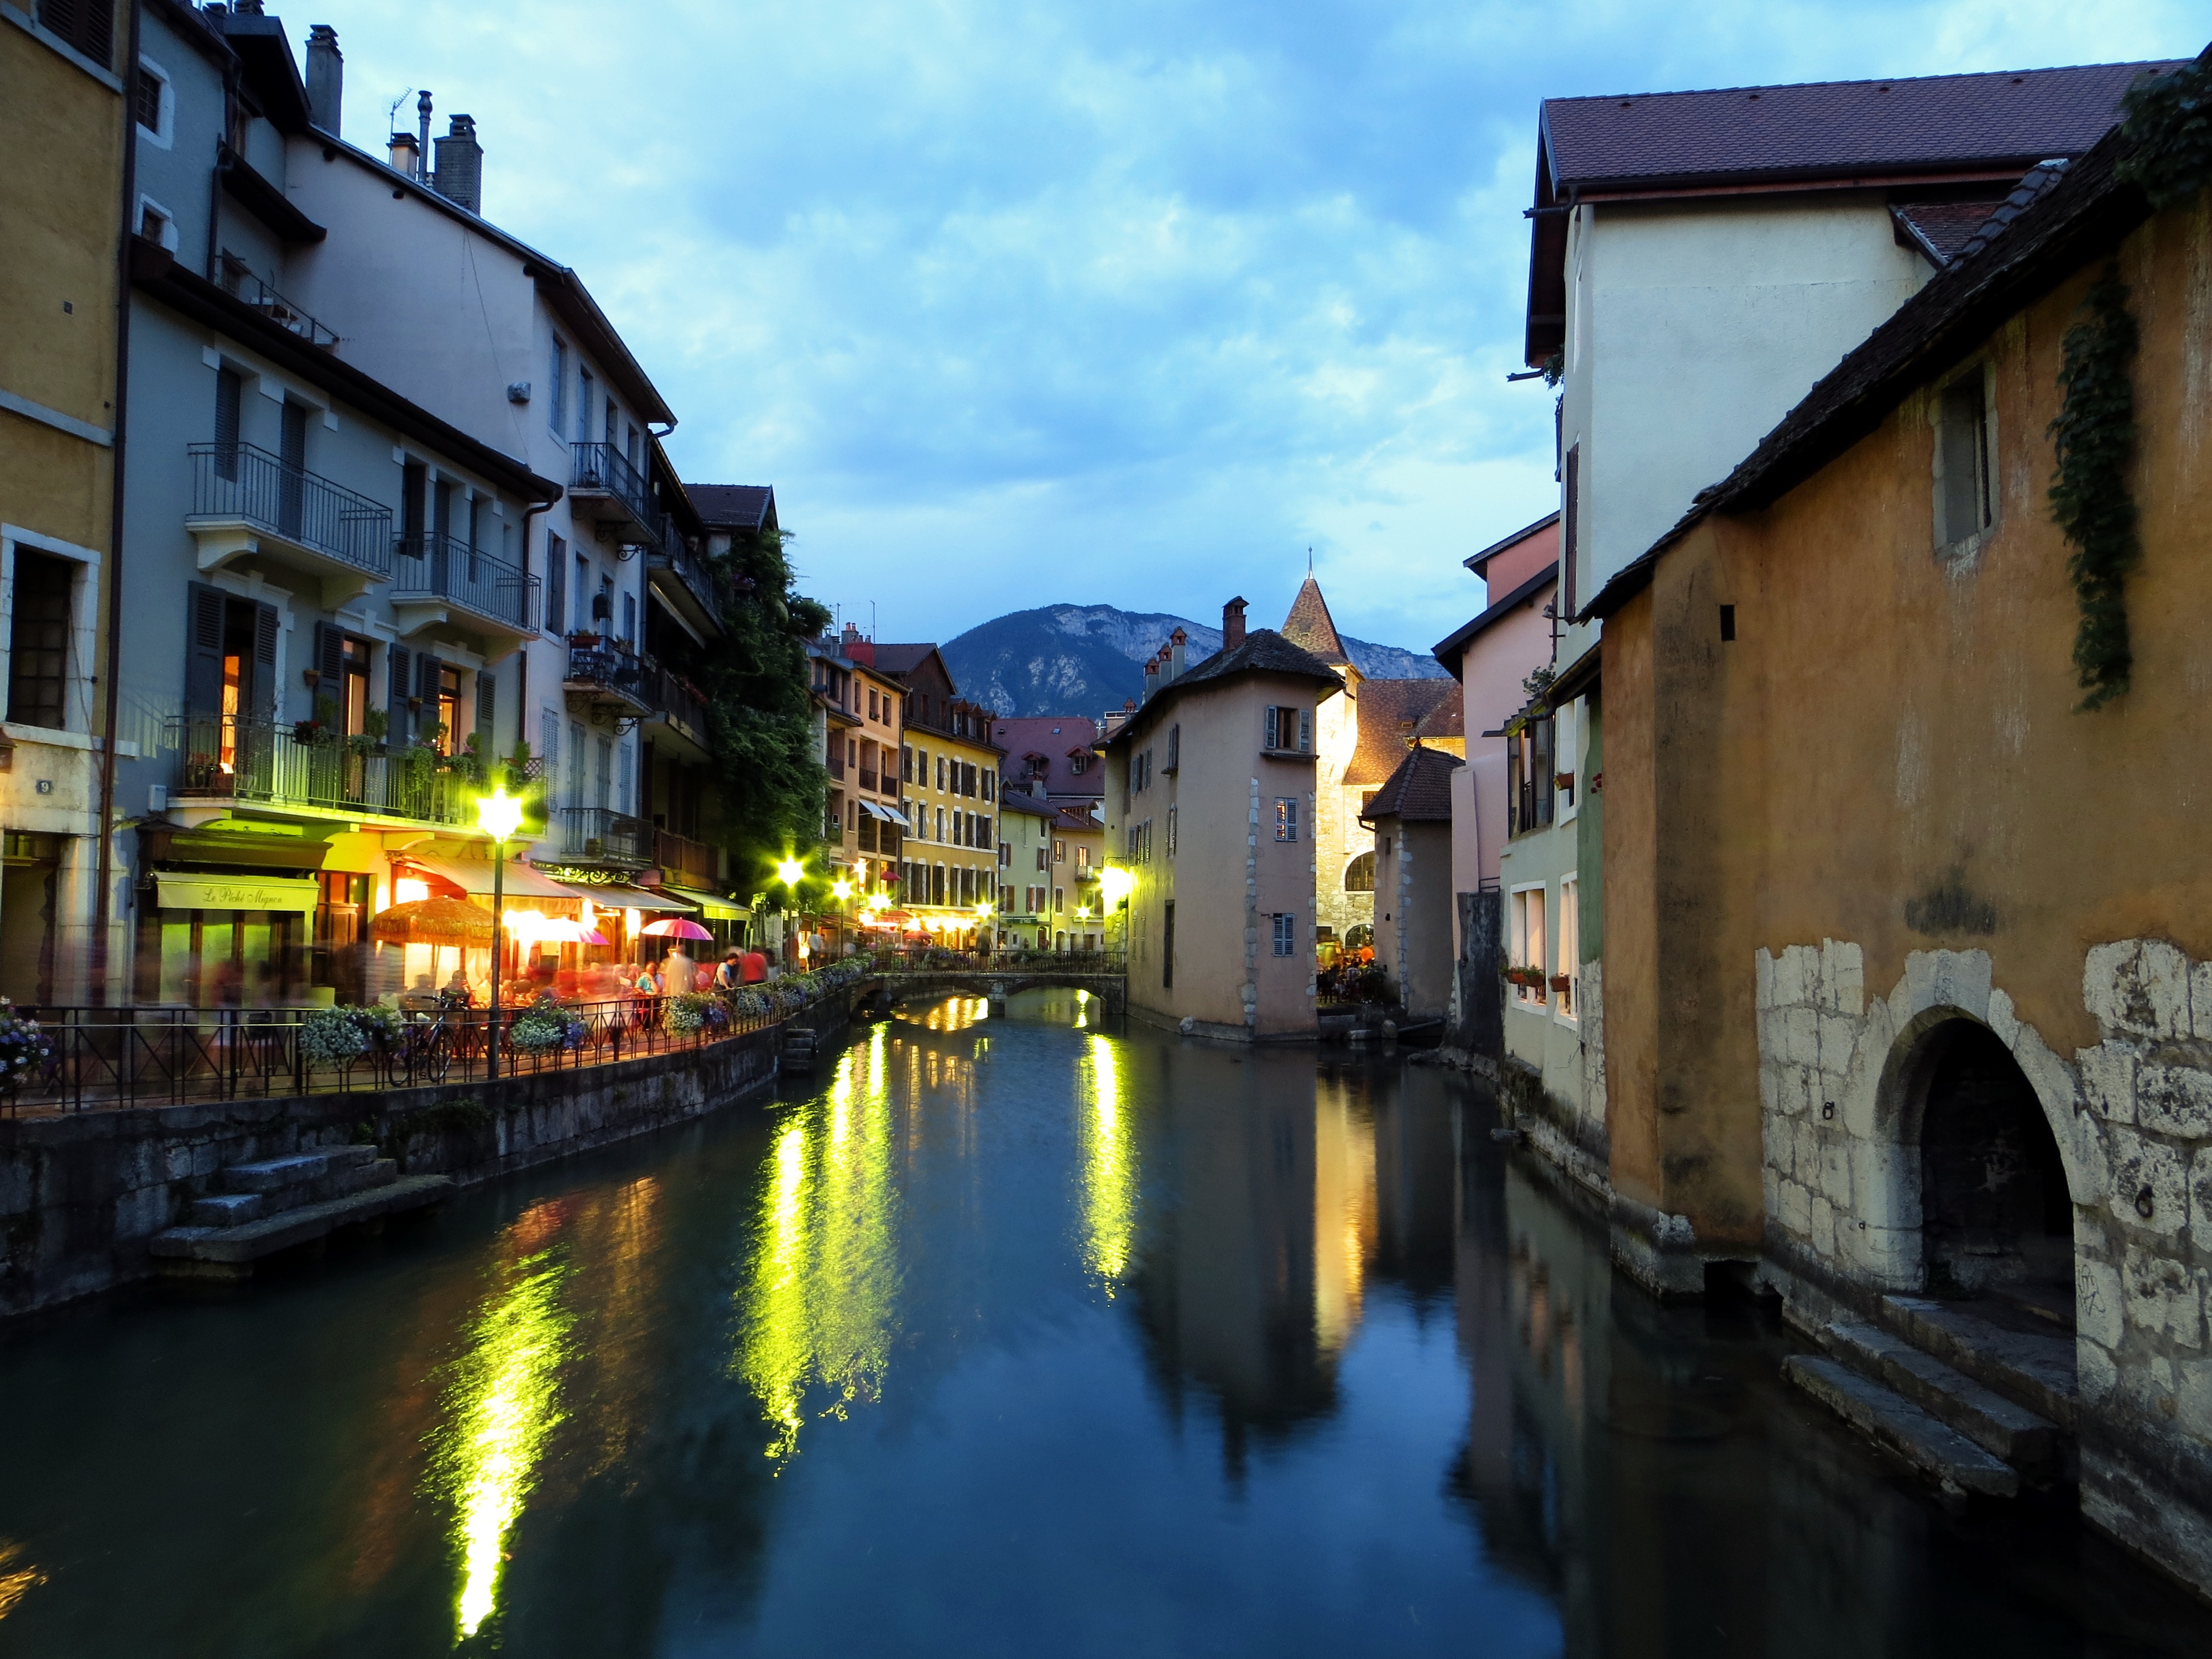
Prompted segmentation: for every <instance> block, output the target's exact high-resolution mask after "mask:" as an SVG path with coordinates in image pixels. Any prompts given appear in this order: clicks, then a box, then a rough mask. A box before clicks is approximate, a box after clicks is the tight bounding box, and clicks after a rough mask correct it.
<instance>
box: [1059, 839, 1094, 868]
mask: <svg viewBox="0 0 2212 1659" xmlns="http://www.w3.org/2000/svg"><path fill="white" fill-rule="evenodd" d="M1064 844H1065V843H1063V845H1064ZM1075 867H1076V868H1077V869H1079V870H1088V869H1089V868H1090V867H1091V849H1090V848H1088V847H1086V846H1084V845H1083V844H1081V843H1080V842H1079V843H1078V844H1077V846H1076V848H1075Z"/></svg>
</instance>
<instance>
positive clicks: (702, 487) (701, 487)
mask: <svg viewBox="0 0 2212 1659" xmlns="http://www.w3.org/2000/svg"><path fill="white" fill-rule="evenodd" d="M684 494H685V495H689V496H690V498H691V505H692V506H693V507H696V508H698V509H699V516H700V518H701V519H702V520H704V521H705V522H706V523H707V524H708V526H711V527H713V528H714V529H716V530H762V529H771V530H772V529H774V528H775V489H774V487H773V486H771V485H769V484H702V483H695V484H685V485H684Z"/></svg>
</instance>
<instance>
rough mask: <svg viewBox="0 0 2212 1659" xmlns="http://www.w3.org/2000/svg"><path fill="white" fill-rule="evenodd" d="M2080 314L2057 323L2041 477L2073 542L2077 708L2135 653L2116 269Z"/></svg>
mask: <svg viewBox="0 0 2212 1659" xmlns="http://www.w3.org/2000/svg"><path fill="white" fill-rule="evenodd" d="M2081 309H2082V310H2083V311H2084V312H2085V313H2087V315H2086V316H2085V317H2084V318H2083V319H2082V320H2081V321H2080V322H2078V323H2076V324H2075V325H2074V326H2073V327H2071V328H2069V329H2068V330H2067V331H2066V341H2065V356H2064V362H2063V366H2062V367H2061V368H2060V369H2059V371H2058V384H2059V386H2060V387H2061V388H2062V389H2063V391H2064V392H2065V398H2064V399H2063V402H2062V403H2061V404H2059V409H2058V417H2057V419H2056V420H2054V421H2053V422H2051V441H2052V445H2053V447H2054V448H2055V450H2056V452H2057V468H2056V469H2055V470H2054V471H2053V472H2052V473H2051V516H2052V517H2053V518H2054V519H2056V520H2057V521H2058V528H2059V530H2060V531H2061V532H2063V534H2064V536H2065V538H2066V539H2067V541H2068V542H2069V544H2072V546H2073V549H2074V551H2073V554H2072V556H2070V557H2069V558H2068V560H2067V561H2066V573H2067V574H2068V575H2069V576H2071V577H2072V578H2073V579H2074V592H2075V595H2076V596H2077V597H2078V598H2079V599H2080V600H2081V623H2080V625H2079V627H2078V628H2076V629H2075V635H2074V666H2075V671H2077V672H2078V673H2079V675H2080V676H2081V689H2082V690H2083V691H2084V692H2085V693H2086V694H2087V695H2086V696H2083V698H2082V699H2081V705H2080V706H2081V708H2082V709H2084V710H2087V709H2093V708H2103V707H2104V705H2105V704H2106V703H2107V702H2111V701H2112V699H2113V698H2114V697H2117V696H2119V695H2120V694H2121V693H2122V692H2123V691H2125V690H2127V689H2128V679H2129V676H2130V672H2131V671H2132V670H2133V667H2134V663H2135V658H2134V653H2133V652H2132V651H2131V650H2130V647H2129V644H2128V609H2127V600H2126V597H2125V593H2124V585H2125V582H2126V580H2127V574H2128V572H2129V571H2130V569H2132V568H2134V567H2135V565H2136V562H2137V561H2138V560H2139V559H2140V558H2141V557H2142V543H2141V542H2140V541H2139V540H2138V539H2137V538H2136V501H2135V496H2134V495H2133V494H2132V493H2130V490H2129V489H2128V465H2129V463H2130V461H2131V460H2133V459H2134V458H2135V447H2136V393H2135V384H2134V380H2133V379H2132V377H2131V375H2130V368H2131V366H2132V365H2133V363H2134V362H2135V356H2136V319H2135V318H2134V316H2133V315H2132V314H2130V312H2129V310H2128V290H2127V287H2126V285H2125V284H2124V283H2122V282H2121V281H2120V279H2119V276H2118V271H2117V270H2115V269H2114V268H2112V267H2111V266H2107V267H2106V270H2105V273H2104V275H2102V276H2100V277H2098V279H2097V280H2096V282H2095V283H2093V285H2092V286H2091V287H2090V289H2089V293H2088V296H2087V298H2086V299H2085V300H2083V301H2082V302H2081Z"/></svg>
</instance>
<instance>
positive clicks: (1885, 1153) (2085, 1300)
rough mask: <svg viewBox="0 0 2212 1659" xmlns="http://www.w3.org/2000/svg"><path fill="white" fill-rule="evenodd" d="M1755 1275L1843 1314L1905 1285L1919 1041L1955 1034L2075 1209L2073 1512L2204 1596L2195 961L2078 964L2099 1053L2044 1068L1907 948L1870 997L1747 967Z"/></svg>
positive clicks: (1914, 1176) (1846, 961) (2040, 1050)
mask: <svg viewBox="0 0 2212 1659" xmlns="http://www.w3.org/2000/svg"><path fill="white" fill-rule="evenodd" d="M1758 972H1759V988H1758V1008H1759V1060H1760V1072H1759V1076H1760V1083H1759V1088H1760V1097H1761V1107H1762V1120H1763V1123H1764V1130H1765V1133H1764V1142H1765V1188H1766V1217H1767V1219H1766V1237H1767V1251H1768V1255H1769V1258H1770V1261H1771V1262H1772V1263H1773V1264H1774V1265H1775V1266H1777V1267H1779V1268H1781V1269H1782V1270H1783V1273H1784V1284H1785V1289H1786V1288H1787V1279H1788V1276H1790V1275H1802V1276H1803V1277H1804V1278H1805V1279H1808V1280H1810V1281H1811V1282H1812V1283H1813V1284H1814V1285H1815V1286H1817V1287H1818V1288H1819V1289H1820V1291H1823V1292H1825V1293H1826V1294H1828V1295H1832V1296H1836V1297H1839V1298H1841V1299H1843V1300H1844V1301H1845V1302H1846V1303H1850V1304H1857V1305H1860V1306H1862V1307H1864V1306H1867V1305H1869V1304H1870V1302H1871V1301H1872V1299H1873V1298H1874V1297H1878V1296H1879V1295H1881V1294H1882V1293H1884V1292H1889V1291H1908V1292H1909V1291H1918V1290H1920V1289H1922V1288H1923V1284H1924V1281H1925V1271H1926V1270H1925V1266H1924V1262H1923V1252H1922V1234H1921V1225H1922V1219H1923V1218H1922V1213H1921V1195H1922V1186H1921V1166H1920V1154H1919V1146H1918V1133H1919V1125H1918V1123H1917V1122H1916V1121H1914V1118H1913V1114H1914V1103H1913V1102H1912V1101H1911V1090H1910V1087H1909V1079H1910V1072H1911V1066H1912V1064H1913V1062H1914V1057H1915V1055H1916V1053H1917V1051H1919V1050H1920V1049H1922V1048H1923V1047H1924V1045H1923V1042H1922V1039H1923V1037H1924V1036H1927V1034H1928V1033H1929V1032H1930V1031H1932V1030H1935V1029H1936V1027H1937V1026H1938V1025H1941V1024H1943V1023H1945V1022H1947V1021H1950V1020H1954V1019H1957V1018H1960V1017H1964V1018H1968V1019H1972V1020H1974V1021H1977V1022H1978V1023H1979V1024H1982V1025H1984V1026H1985V1027H1987V1028H1988V1030H1990V1031H1991V1032H1992V1033H1994V1034H1995V1035H1996V1037H1997V1038H1998V1039H1999V1040H2000V1041H2001V1042H2002V1043H2003V1044H2004V1046H2005V1048H2007V1049H2008V1051H2009V1052H2010V1054H2012V1056H2013V1059H2014V1060H2015V1061H2016V1062H2017V1063H2018V1064H2019V1066H2020V1068H2021V1072H2022V1073H2024V1074H2025V1076H2026V1077H2027V1080H2028V1083H2029V1085H2030V1086H2031V1087H2032V1088H2033V1090H2034V1092H2035V1096H2036V1098H2037V1100H2038V1102H2039V1104H2040V1105H2041V1107H2042V1109H2043V1114H2044V1117H2045V1121H2047V1122H2048V1123H2049V1125H2050V1127H2051V1134H2052V1138H2053V1139H2055V1140H2056V1142H2057V1147H2058V1153H2059V1158H2060V1160H2061V1161H2062V1163H2063V1164H2064V1166H2065V1173H2066V1182H2067V1188H2068V1192H2069V1196H2070V1198H2071V1199H2072V1201H2073V1209H2074V1254H2075V1322H2076V1342H2075V1348H2076V1363H2077V1365H2078V1368H2079V1372H2080V1379H2081V1381H2080V1409H2081V1504H2082V1509H2083V1511H2084V1513H2085V1514H2087V1516H2089V1517H2090V1518H2091V1519H2092V1520H2093V1521H2094V1522H2097V1523H2098V1524H2100V1525H2101V1526H2103V1527H2105V1528H2106V1529H2107V1530H2109V1531H2111V1532H2112V1533H2113V1534H2115V1535H2117V1536H2118V1537H2120V1538H2121V1539H2123V1540H2124V1541H2126V1542H2128V1543H2130V1544H2131V1545H2133V1546H2134V1547H2136V1548H2139V1549H2141V1550H2142V1551H2143V1552H2144V1553H2147V1554H2148V1555H2150V1556H2152V1557H2153V1558H2154V1559H2158V1560H2160V1561H2161V1562H2163V1563H2164V1564H2165V1565H2167V1566H2168V1567H2169V1568H2171V1569H2172V1570H2173V1571H2176V1572H2178V1573H2179V1574H2180V1575H2181V1576H2182V1577H2185V1578H2186V1579H2188V1580H2189V1581H2190V1582H2191V1583H2195V1584H2197V1585H2199V1586H2200V1587H2206V1588H2212V1500H2208V1498H2207V1496H2206V1494H2208V1493H2212V1349H2208V1328H2207V1316H2208V1308H2207V1300H2208V1296H2212V963H2195V962H2192V961H2191V959H2190V958H2189V957H2187V956H2186V955H2185V953H2184V952H2183V951H2180V950H2179V949H2177V948H2176V947H2175V946H2173V945H2171V944H2168V943H2166V941H2164V940H2161V939H2124V940H2119V941H2117V942H2114V943H2111V944H2106V945H2096V946H2093V948H2092V949H2090V950H2089V951H2087V954H2086V956H2085V957H2084V959H2083V963H2082V975H2081V994H2082V1002H2083V1006H2084V1007H2085V1008H2086V1009H2087V1012H2089V1013H2090V1015H2091V1016H2093V1018H2094V1019H2095V1021H2096V1023H2097V1028H2098V1031H2099V1034H2100V1040H2099V1041H2098V1042H2097V1043H2096V1044H2095V1045H2094V1046H2093V1047H2090V1048H2079V1049H2076V1050H2075V1053H2074V1054H2073V1056H2072V1057H2071V1058H2070V1059H2066V1058H2062V1057H2061V1056H2059V1055H2058V1054H2055V1053H2053V1052H2052V1051H2051V1048H2050V1047H2049V1045H2048V1044H2046V1043H2045V1042H2044V1040H2043V1038H2042V1036H2041V1035H2040V1034H2039V1033H2038V1032H2037V1031H2036V1030H2035V1029H2034V1028H2033V1027H2032V1026H2030V1025H2029V1024H2027V1023H2026V1022H2024V1021H2022V1020H2021V1019H2020V1018H2018V1016H2017V1014H2016V1013H2015V1011H2014V1006H2013V1001H2012V999H2011V997H2010V996H2008V994H2006V993H2005V991H2004V990H2003V989H2002V987H1999V986H1996V985H1994V984H1993V983H1992V982H1991V964H1990V956H1989V953H1988V952H1986V951H1914V952H1912V953H1911V955H1910V956H1909V957H1907V958H1906V962H1905V975H1904V977H1903V978H1902V979H1901V980H1900V981H1899V982H1898V983H1897V985H1896V986H1895V987H1893V988H1892V990H1891V991H1890V993H1889V994H1888V995H1887V996H1886V997H1882V996H1876V997H1874V998H1872V999H1871V1000H1870V999H1869V997H1868V996H1867V994H1866V989H1865V983H1864V979H1865V974H1864V965H1863V959H1862V956H1861V952H1860V950H1859V947H1858V946H1857V945H1853V944H1849V943H1842V942H1838V941H1836V940H1832V939H1830V940H1823V941H1822V942H1821V943H1820V945H1792V946H1790V947H1789V948H1788V949H1786V950H1784V951H1783V952H1782V953H1781V954H1780V955H1779V956H1778V957H1777V956H1773V955H1771V954H1770V953H1768V952H1767V951H1760V952H1759V959H1758Z"/></svg>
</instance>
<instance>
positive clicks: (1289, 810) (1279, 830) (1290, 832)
mask: <svg viewBox="0 0 2212 1659" xmlns="http://www.w3.org/2000/svg"><path fill="white" fill-rule="evenodd" d="M1297 838H1298V804H1297V801H1295V800H1293V799H1291V798H1290V797H1288V796H1282V797H1279V798H1278V799H1277V800H1276V802H1275V839H1276V840H1277V841H1296V840H1297Z"/></svg>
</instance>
